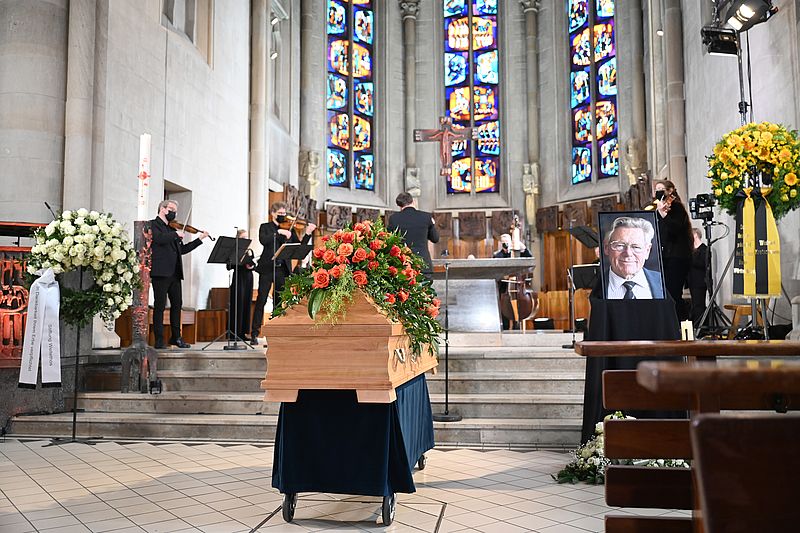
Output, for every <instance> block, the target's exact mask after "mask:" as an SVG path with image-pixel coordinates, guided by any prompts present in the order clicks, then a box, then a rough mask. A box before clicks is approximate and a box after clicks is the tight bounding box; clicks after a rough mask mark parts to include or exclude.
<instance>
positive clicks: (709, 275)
mask: <svg viewBox="0 0 800 533" xmlns="http://www.w3.org/2000/svg"><path fill="white" fill-rule="evenodd" d="M714 224H715V223H714V222H712V221H710V220H708V219H704V220H703V229H704V230H705V234H706V242H707V243H708V251H707V252H706V272H705V277H706V292H707V293H708V295H709V296H710V299H709V303H708V305H707V306H706V310H705V311H704V312H703V316H702V317H700V321H699V322H698V323H697V324H695V325H694V327H695V332H694V337H695V338H696V339H699V338H701V332H702V330H703V328H706V330H707V331H708V334H709V335H710V336H711V337H715V338H721V337H722V332H723V331H726V330H728V329H730V327H731V321H730V320H728V317H727V316H726V315H725V313H723V312H722V309H720V308H719V305H717V299H716V294H717V291H713V292H712V288H713V287H714V275H713V271H712V264H713V263H712V260H711V255H712V253H711V247H712V245H713V244H714V243H715V242H717V241H718V240H719V239H712V238H711V226H712V225H714ZM728 265H729V266H730V261H729V262H728ZM727 270H728V269H727V268H726V269H725V271H726V272H727ZM724 276H725V274H724V273H723V277H724ZM717 289H719V286H717ZM706 318H708V322H709V323H708V325H707V326H706Z"/></svg>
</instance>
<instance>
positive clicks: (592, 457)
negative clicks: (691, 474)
mask: <svg viewBox="0 0 800 533" xmlns="http://www.w3.org/2000/svg"><path fill="white" fill-rule="evenodd" d="M624 419H634V417H632V416H625V415H624V414H622V412H621V411H617V412H615V413H613V414H610V415H608V416H606V417H605V418H604V419H603V421H606V420H624ZM594 434H595V436H594V438H593V439H591V440H590V441H588V442H587V443H586V444H583V445H581V446H578V448H577V449H576V450H574V451H573V452H571V454H572V456H573V458H574V460H573V461H572V462H570V463H569V464H568V465H567V466H565V467H564V468H563V469H562V470H560V471H559V472H558V473H557V474H556V475H554V476H552V477H553V479H555V480H556V481H558V482H559V483H578V482H579V481H584V482H586V483H591V484H593V485H602V484H603V483H605V480H606V467H607V466H608V465H612V464H613V465H637V466H652V467H661V468H689V466H690V465H689V463H687V462H686V461H683V460H681V459H642V460H636V461H631V460H618V459H613V460H612V459H608V458H607V457H606V456H605V437H604V436H603V422H598V423H597V424H596V425H595V427H594Z"/></svg>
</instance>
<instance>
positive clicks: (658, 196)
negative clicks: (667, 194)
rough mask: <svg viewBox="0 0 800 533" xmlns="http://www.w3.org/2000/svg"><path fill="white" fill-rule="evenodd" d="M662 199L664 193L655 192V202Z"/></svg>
mask: <svg viewBox="0 0 800 533" xmlns="http://www.w3.org/2000/svg"><path fill="white" fill-rule="evenodd" d="M663 199H664V191H656V200H663Z"/></svg>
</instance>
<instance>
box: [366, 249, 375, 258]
mask: <svg viewBox="0 0 800 533" xmlns="http://www.w3.org/2000/svg"><path fill="white" fill-rule="evenodd" d="M376 257H378V256H377V254H376V253H375V250H370V251H369V254H368V255H367V258H369V259H375V258H376Z"/></svg>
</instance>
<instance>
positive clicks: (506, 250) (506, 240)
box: [492, 233, 532, 330]
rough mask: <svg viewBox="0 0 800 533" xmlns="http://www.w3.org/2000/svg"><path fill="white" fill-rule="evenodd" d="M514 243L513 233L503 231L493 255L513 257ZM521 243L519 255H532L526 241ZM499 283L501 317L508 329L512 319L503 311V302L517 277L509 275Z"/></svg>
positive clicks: (501, 257) (503, 257)
mask: <svg viewBox="0 0 800 533" xmlns="http://www.w3.org/2000/svg"><path fill="white" fill-rule="evenodd" d="M512 245H513V243H512V239H511V235H510V234H508V233H503V234H502V235H500V249H499V250H497V251H496V252H495V253H494V254H492V257H493V258H495V259H505V258H509V257H511V247H512ZM519 245H520V246H521V249H520V250H519V254H518V256H517V257H532V256H531V252H530V250H528V248H527V247H526V246H525V243H523V242H521V241H520V243H519ZM498 283H499V284H500V285H499V286H498V294H499V295H500V302H501V312H500V317H501V319H502V322H503V329H504V330H506V329H510V328H511V319H510V318H509V317H507V316H506V315H505V314H504V313H503V312H502V302H503V300H504V298H505V296H504V295H505V294H507V293H508V287H509V285H511V284H512V283H514V284H515V285H516V277H514V276H511V277H507V278H506V279H502V280H500V281H499V282H498ZM515 290H516V287H515Z"/></svg>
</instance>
